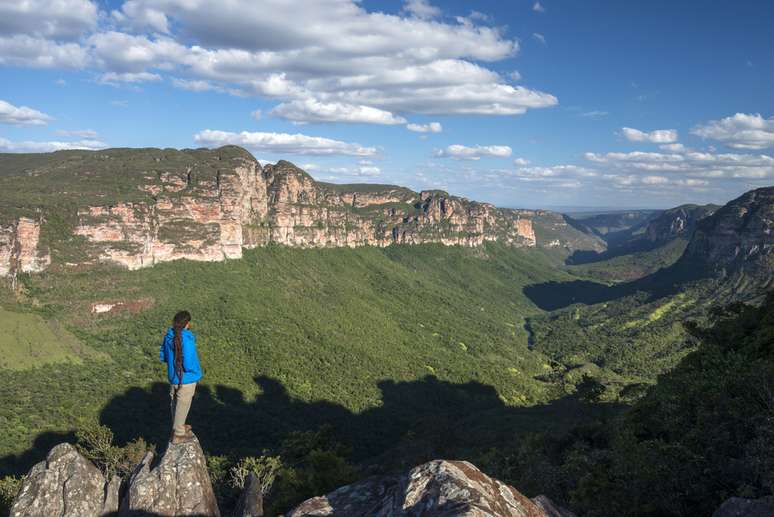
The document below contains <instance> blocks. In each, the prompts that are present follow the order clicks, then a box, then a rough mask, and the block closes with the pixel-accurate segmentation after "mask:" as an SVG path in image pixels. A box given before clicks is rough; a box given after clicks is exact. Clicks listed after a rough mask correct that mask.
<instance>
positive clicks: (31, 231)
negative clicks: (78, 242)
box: [0, 217, 51, 277]
mask: <svg viewBox="0 0 774 517" xmlns="http://www.w3.org/2000/svg"><path fill="white" fill-rule="evenodd" d="M40 226H41V223H40V221H36V220H34V219H30V218H27V217H20V218H18V219H17V220H16V221H15V222H13V223H12V224H9V225H7V226H2V225H0V277H2V276H13V275H15V274H16V273H37V272H39V271H43V270H44V269H45V268H46V267H47V266H48V265H49V263H50V262H51V257H50V256H49V254H48V251H47V250H45V249H43V248H42V247H41V245H40Z"/></svg>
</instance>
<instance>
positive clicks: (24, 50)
mask: <svg viewBox="0 0 774 517" xmlns="http://www.w3.org/2000/svg"><path fill="white" fill-rule="evenodd" d="M88 61H89V55H88V52H87V49H86V48H84V47H82V46H81V45H79V44H78V43H57V42H55V41H51V40H47V39H45V38H39V37H32V36H26V35H23V34H17V35H14V36H11V37H2V36H0V65H9V66H26V67H31V68H83V67H84V66H86V64H87V63H88Z"/></svg>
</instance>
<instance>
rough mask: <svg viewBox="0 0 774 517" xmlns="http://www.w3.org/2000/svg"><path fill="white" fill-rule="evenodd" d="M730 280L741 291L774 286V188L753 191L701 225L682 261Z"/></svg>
mask: <svg viewBox="0 0 774 517" xmlns="http://www.w3.org/2000/svg"><path fill="white" fill-rule="evenodd" d="M681 260H683V261H686V262H688V263H689V264H690V265H695V266H698V267H703V268H705V269H706V270H708V271H710V272H711V273H712V274H714V275H715V276H718V277H721V278H725V279H727V280H730V282H728V285H733V286H734V289H735V290H737V291H747V290H749V289H752V288H754V289H755V290H760V291H761V292H762V291H765V290H766V289H768V288H769V287H771V286H772V284H773V283H774V281H773V279H772V272H773V271H774V187H766V188H760V189H757V190H752V191H750V192H747V193H746V194H744V195H742V196H741V197H739V198H737V199H735V200H733V201H731V202H729V203H728V204H727V205H725V206H724V207H722V208H720V209H718V210H717V211H716V212H715V213H714V214H713V215H711V216H710V217H707V218H705V219H703V220H702V221H700V222H699V223H698V224H697V227H696V231H695V232H694V234H693V237H692V238H691V240H690V242H689V243H688V247H687V249H686V251H685V254H684V255H683V258H682V259H681Z"/></svg>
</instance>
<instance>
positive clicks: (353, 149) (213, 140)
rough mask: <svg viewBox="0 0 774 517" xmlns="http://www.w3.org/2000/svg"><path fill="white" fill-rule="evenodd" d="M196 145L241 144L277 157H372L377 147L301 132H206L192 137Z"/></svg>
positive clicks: (206, 130) (207, 130)
mask: <svg viewBox="0 0 774 517" xmlns="http://www.w3.org/2000/svg"><path fill="white" fill-rule="evenodd" d="M194 140H195V141H196V143H198V144H201V145H205V146H208V147H219V146H222V145H228V144H232V145H241V146H244V147H247V148H250V149H253V150H256V151H265V152H270V153H277V154H301V155H320V156H325V155H347V156H374V155H375V154H376V148H374V147H363V146H361V145H360V144H354V143H348V142H342V141H340V140H333V139H330V138H323V137H318V136H308V135H303V134H300V133H296V134H288V133H263V132H249V131H242V132H241V133H232V132H228V131H218V130H212V129H205V130H204V131H200V132H198V133H196V134H195V135H194Z"/></svg>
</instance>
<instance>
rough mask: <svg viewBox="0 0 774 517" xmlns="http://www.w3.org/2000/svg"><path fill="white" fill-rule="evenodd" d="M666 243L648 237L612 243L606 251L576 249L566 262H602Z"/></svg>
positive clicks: (648, 249)
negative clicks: (650, 239)
mask: <svg viewBox="0 0 774 517" xmlns="http://www.w3.org/2000/svg"><path fill="white" fill-rule="evenodd" d="M606 240H607V239H606ZM608 244H610V241H608ZM664 245H665V243H664V242H651V241H649V240H646V239H640V240H636V241H632V242H625V243H623V244H616V245H610V247H608V249H606V250H605V251H591V250H575V251H574V252H573V254H572V255H570V256H569V257H567V258H566V259H565V260H564V263H565V265H568V266H579V265H582V264H593V263H595V262H602V261H604V260H610V259H613V258H616V257H621V256H623V255H631V254H633V253H643V252H646V251H652V250H654V249H656V248H660V247H662V246H664Z"/></svg>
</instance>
